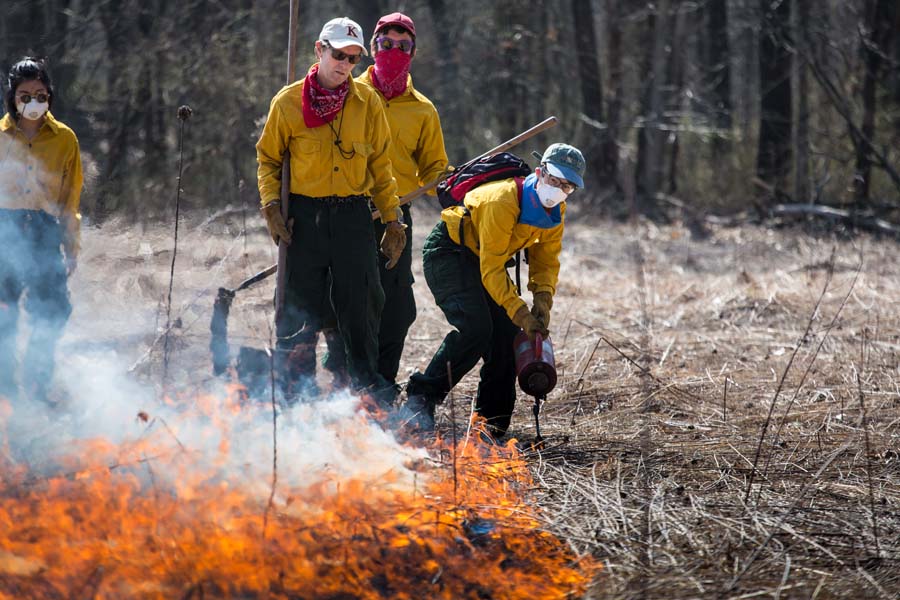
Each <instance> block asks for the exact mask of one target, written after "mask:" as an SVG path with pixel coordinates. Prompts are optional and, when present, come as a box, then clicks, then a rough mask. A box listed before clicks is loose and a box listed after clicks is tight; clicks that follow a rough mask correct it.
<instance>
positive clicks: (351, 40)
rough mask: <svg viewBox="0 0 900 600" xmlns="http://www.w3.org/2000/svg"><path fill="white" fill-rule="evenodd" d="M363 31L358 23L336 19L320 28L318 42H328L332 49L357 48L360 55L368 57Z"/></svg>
mask: <svg viewBox="0 0 900 600" xmlns="http://www.w3.org/2000/svg"><path fill="white" fill-rule="evenodd" d="M364 39H365V38H364V37H363V30H362V27H360V26H359V23H357V22H356V21H354V20H353V19H349V18H347V17H338V18H336V19H332V20H330V21H328V22H327V23H325V26H324V27H322V33H320V34H319V40H320V41H323V42H328V45H329V46H331V47H332V48H337V49H338V50H340V49H341V48H346V47H347V46H359V47H360V48H362V53H363V54H364V55H366V56H368V55H369V53H368V51H367V50H366V45H365V44H364V43H363V40H364Z"/></svg>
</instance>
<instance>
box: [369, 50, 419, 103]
mask: <svg viewBox="0 0 900 600" xmlns="http://www.w3.org/2000/svg"><path fill="white" fill-rule="evenodd" d="M410 62H412V55H411V54H407V53H406V52H404V51H403V50H400V49H399V48H393V49H391V50H382V51H381V52H379V53H378V54H376V55H375V68H374V69H372V83H373V84H375V87H376V88H378V91H379V92H381V93H382V94H384V97H385V98H387V99H388V100H390V99H391V98H396V97H397V96H399V95H401V94H403V92H405V91H406V85H407V79H408V77H409V63H410Z"/></svg>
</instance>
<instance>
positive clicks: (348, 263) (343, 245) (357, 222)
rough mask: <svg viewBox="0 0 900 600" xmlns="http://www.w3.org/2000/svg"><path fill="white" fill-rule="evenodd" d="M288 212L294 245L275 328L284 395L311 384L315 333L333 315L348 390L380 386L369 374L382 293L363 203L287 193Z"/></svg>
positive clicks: (373, 373)
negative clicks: (346, 374)
mask: <svg viewBox="0 0 900 600" xmlns="http://www.w3.org/2000/svg"><path fill="white" fill-rule="evenodd" d="M288 214H289V216H290V218H292V219H294V228H293V234H292V239H293V241H292V242H291V245H290V246H289V247H288V260H287V272H286V275H287V277H286V282H285V297H284V308H283V310H282V314H281V317H280V318H279V319H278V322H277V323H276V332H277V335H278V350H279V357H280V359H281V360H282V361H283V366H282V368H281V369H279V371H280V373H281V374H282V377H283V385H284V388H285V391H286V393H288V394H291V393H296V392H298V391H300V390H302V389H303V386H304V385H311V384H312V383H313V381H312V380H311V378H312V377H314V376H315V343H316V334H317V333H318V332H319V330H320V329H321V328H322V323H323V320H324V319H325V318H326V317H327V315H328V314H329V313H330V311H332V310H333V311H334V315H335V317H336V321H337V325H338V329H339V331H340V332H341V337H342V340H343V343H344V347H345V348H346V368H347V372H348V374H349V376H350V379H351V383H352V385H354V386H356V387H359V388H365V387H370V388H375V389H378V390H380V389H382V388H384V387H385V386H386V384H385V382H384V380H383V379H381V378H380V377H379V376H378V374H377V372H376V370H375V365H376V359H377V356H378V322H379V319H380V317H381V309H382V306H383V305H384V293H383V292H382V291H381V284H380V283H379V279H378V266H377V264H376V261H377V256H376V251H375V239H374V232H373V230H372V217H371V213H370V212H369V205H368V202H367V201H366V200H365V199H364V198H353V199H344V198H342V199H335V198H326V199H323V198H308V197H305V196H297V195H293V194H292V195H291V203H290V206H289V211H288ZM329 275H330V276H331V279H330V282H329Z"/></svg>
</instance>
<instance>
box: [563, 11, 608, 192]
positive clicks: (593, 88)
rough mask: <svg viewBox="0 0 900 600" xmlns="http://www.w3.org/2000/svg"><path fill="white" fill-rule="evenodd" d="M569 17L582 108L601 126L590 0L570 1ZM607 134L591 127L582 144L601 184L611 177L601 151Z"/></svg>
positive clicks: (599, 83) (599, 81) (600, 92)
mask: <svg viewBox="0 0 900 600" xmlns="http://www.w3.org/2000/svg"><path fill="white" fill-rule="evenodd" d="M572 18H573V20H574V22H575V48H576V49H577V51H578V80H579V83H580V84H581V109H582V111H583V113H584V115H585V116H586V117H587V118H588V119H589V120H590V122H592V123H603V80H602V79H601V77H600V60H599V54H600V53H599V52H598V50H597V34H596V33H595V32H594V8H593V5H592V3H591V0H572ZM608 135H609V130H608V129H599V130H598V129H594V128H591V129H590V130H589V133H588V140H589V141H588V142H587V143H582V146H583V148H582V150H583V151H584V154H585V159H586V160H587V164H588V173H590V174H591V175H592V176H593V177H596V178H597V179H598V180H599V181H603V182H606V181H607V180H608V178H609V176H610V169H609V167H608V165H607V163H606V156H605V154H604V151H603V150H604V148H605V147H606V144H607V136H608Z"/></svg>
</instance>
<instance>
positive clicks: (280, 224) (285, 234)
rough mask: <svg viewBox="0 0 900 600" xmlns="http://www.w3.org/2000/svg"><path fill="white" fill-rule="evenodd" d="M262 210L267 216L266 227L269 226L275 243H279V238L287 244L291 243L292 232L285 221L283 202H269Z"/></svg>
mask: <svg viewBox="0 0 900 600" xmlns="http://www.w3.org/2000/svg"><path fill="white" fill-rule="evenodd" d="M260 211H261V212H262V214H263V216H264V217H265V218H266V227H268V228H269V235H271V236H272V241H273V242H275V245H276V246H277V245H278V240H284V243H285V244H288V245H290V243H291V232H290V230H289V229H288V226H287V225H286V224H285V222H284V217H282V216H281V202H279V201H277V200H276V201H275V202H269V203H268V204H266V205H265V206H263V207H262V208H261V209H260Z"/></svg>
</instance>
